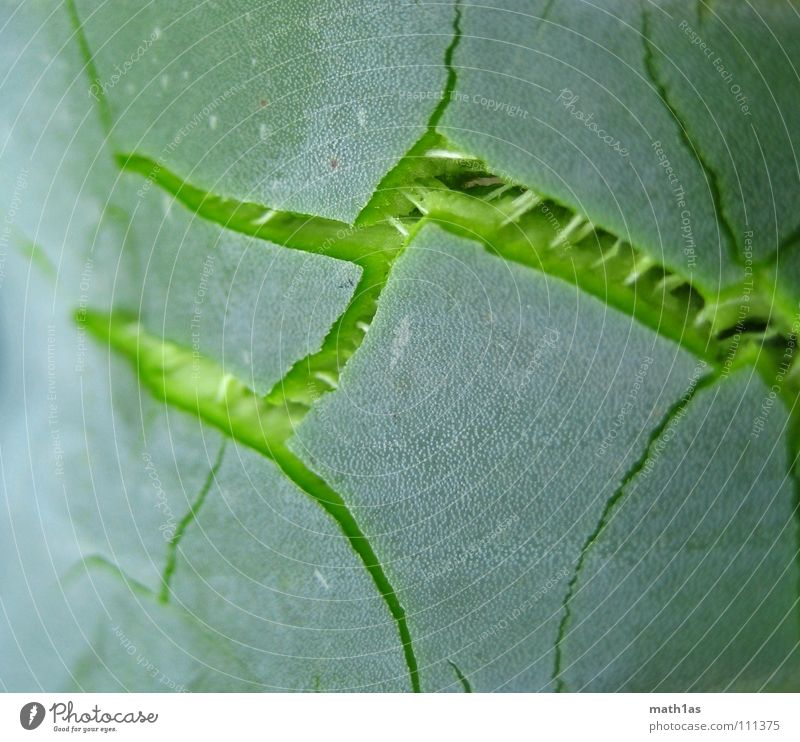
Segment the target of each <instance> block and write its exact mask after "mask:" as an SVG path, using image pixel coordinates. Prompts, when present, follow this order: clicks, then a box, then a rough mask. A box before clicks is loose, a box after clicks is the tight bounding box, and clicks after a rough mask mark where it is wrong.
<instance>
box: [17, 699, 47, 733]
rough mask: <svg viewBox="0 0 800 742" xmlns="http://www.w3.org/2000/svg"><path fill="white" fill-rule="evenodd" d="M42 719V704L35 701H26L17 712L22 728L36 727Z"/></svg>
mask: <svg viewBox="0 0 800 742" xmlns="http://www.w3.org/2000/svg"><path fill="white" fill-rule="evenodd" d="M43 721H44V706H42V704H41V703H38V702H37V701H31V702H30V703H26V704H25V705H24V706H23V707H22V711H20V712H19V723H20V724H22V728H23V729H36V727H38V726H39V724H41V723H42V722H43Z"/></svg>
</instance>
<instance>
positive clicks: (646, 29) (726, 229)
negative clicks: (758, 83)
mask: <svg viewBox="0 0 800 742" xmlns="http://www.w3.org/2000/svg"><path fill="white" fill-rule="evenodd" d="M642 43H643V44H644V68H645V71H646V72H647V75H648V77H649V78H650V81H651V82H652V83H653V87H655V89H656V92H657V93H658V96H659V98H660V99H661V100H662V101H663V103H664V106H665V107H666V108H667V110H668V111H669V113H670V115H671V116H672V118H673V120H674V121H675V123H676V125H677V127H678V136H679V138H680V140H681V142H682V143H683V145H684V146H685V147H686V149H687V150H688V152H689V154H690V156H692V157H694V159H695V160H697V163H698V164H699V165H700V169H701V170H702V171H703V174H704V175H705V177H706V183H707V184H708V189H709V191H710V193H711V200H712V202H713V204H714V211H715V213H716V215H717V220H718V222H719V224H720V226H721V227H722V232H723V234H724V236H725V238H726V240H725V241H726V243H727V245H728V252H729V254H730V256H731V258H732V259H733V261H734V263H736V264H739V265H741V264H742V263H743V262H744V256H743V254H742V252H741V246H740V245H739V242H738V241H737V239H736V234H735V231H734V229H733V226H732V225H731V223H730V219H729V218H728V215H727V213H726V210H725V207H724V205H723V203H722V190H721V188H720V185H719V176H718V175H717V173H716V172H715V171H714V169H713V168H712V167H711V165H710V164H709V163H708V162H706V160H705V158H704V157H703V155H702V153H701V152H700V150H699V149H698V148H697V147H695V145H694V143H693V142H692V140H691V139H690V138H689V133H688V127H687V126H686V124H685V123H684V122H683V119H682V118H681V117H680V116H679V115H678V111H677V109H676V108H675V106H674V105H673V104H672V103H671V102H670V95H669V91H668V90H667V87H666V85H665V84H664V83H663V82H662V80H661V78H660V77H659V75H658V69H657V68H656V63H655V57H654V55H653V48H654V44H653V42H652V41H650V15H649V13H648V12H647V7H646V5H645V4H644V3H643V4H642Z"/></svg>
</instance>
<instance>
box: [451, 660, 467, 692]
mask: <svg viewBox="0 0 800 742" xmlns="http://www.w3.org/2000/svg"><path fill="white" fill-rule="evenodd" d="M447 664H448V665H450V667H452V668H453V672H454V673H455V674H456V677H457V678H458V682H459V683H461V687H462V688H463V689H464V693H472V685H471V684H470V682H469V680H468V679H467V676H466V675H464V673H463V672H461V669H460V668H459V667H458V665H457V664H456V663H455V662H453V660H447Z"/></svg>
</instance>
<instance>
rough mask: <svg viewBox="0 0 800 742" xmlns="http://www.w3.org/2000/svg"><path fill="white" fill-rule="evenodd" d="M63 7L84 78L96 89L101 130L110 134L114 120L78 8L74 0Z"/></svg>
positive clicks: (70, 0)
mask: <svg viewBox="0 0 800 742" xmlns="http://www.w3.org/2000/svg"><path fill="white" fill-rule="evenodd" d="M65 5H66V8H67V15H68V16H69V22H70V25H71V26H72V30H73V33H74V34H75V38H76V40H77V42H78V48H79V50H80V54H81V57H82V59H83V68H84V69H85V70H86V76H87V77H88V78H89V81H90V82H91V83H92V87H94V88H97V94H96V95H95V96H94V98H95V100H96V101H97V110H98V113H99V116H100V123H101V124H102V125H103V129H104V130H105V132H106V134H110V133H111V131H112V130H113V128H114V118H113V116H112V115H111V108H110V107H109V105H108V101H107V100H106V96H105V93H104V92H103V87H102V84H101V82H102V81H101V79H100V74H99V73H98V71H97V66H96V65H95V63H94V56H93V55H92V51H91V48H90V47H89V41H88V39H87V38H86V34H85V33H84V30H83V24H82V23H81V19H80V16H79V15H78V7H77V5H76V4H75V0H66V2H65ZM90 95H91V91H90Z"/></svg>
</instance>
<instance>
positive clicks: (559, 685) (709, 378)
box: [552, 373, 719, 693]
mask: <svg viewBox="0 0 800 742" xmlns="http://www.w3.org/2000/svg"><path fill="white" fill-rule="evenodd" d="M718 379H719V374H717V373H711V374H707V375H706V376H703V377H700V378H693V379H692V381H691V383H690V384H689V388H688V389H687V390H686V391H685V392H684V394H683V396H682V397H681V398H680V399H679V400H678V401H677V402H676V403H675V404H673V405H672V406H671V407H670V409H669V410H668V411H667V413H666V414H665V415H664V417H663V418H662V419H661V421H660V422H659V424H658V425H657V426H656V427H655V428H654V429H653V431H652V432H651V433H650V436H649V438H648V441H647V445H646V446H645V448H644V451H643V452H642V455H641V456H640V457H639V458H638V459H637V461H636V462H634V464H633V466H631V468H630V469H629V470H628V471H627V472H626V473H625V476H624V477H623V478H622V481H621V482H620V484H619V487H617V489H616V490H615V491H614V493H613V494H612V495H611V497H609V498H608V500H607V501H606V504H605V506H604V508H603V512H602V513H601V515H600V518H599V520H598V521H597V525H596V526H595V529H594V530H593V531H592V532H591V533H590V534H589V536H587V538H586V541H584V543H583V546H582V547H581V551H580V555H579V556H578V561H577V563H576V564H575V569H574V571H573V573H572V577H571V578H570V580H569V583H567V592H566V594H565V596H564V602H563V604H562V616H561V621H560V623H559V625H558V634H557V635H556V642H555V653H554V654H555V657H554V663H553V675H552V681H553V683H554V684H555V689H556V692H558V693H564V692H566V691H567V687H566V683H565V682H564V679H563V677H562V673H563V671H564V669H565V668H564V666H563V663H564V655H563V643H564V640H565V638H566V636H567V632H568V629H569V624H570V621H571V619H572V607H571V602H572V598H573V597H574V596H575V594H576V587H577V584H578V579H579V578H580V574H581V571H582V570H583V566H584V564H585V562H586V558H587V555H588V553H589V550H590V549H591V547H592V545H593V544H594V542H595V541H596V540H597V538H598V537H599V536H600V534H601V533H602V531H603V529H604V528H605V527H606V525H608V523H609V521H610V520H611V518H612V517H613V516H612V513H613V511H614V508H615V507H616V506H617V504H618V503H619V502H620V500H622V498H623V497H624V494H625V488H626V487H627V486H628V485H629V484H630V483H631V481H632V480H633V479H634V478H635V477H636V475H637V474H639V473H640V472H641V471H642V469H643V468H644V466H645V464H646V463H647V461H648V459H649V458H650V454H651V452H652V450H653V446H655V444H656V443H657V442H658V440H659V439H660V438H661V436H662V435H663V434H664V433H665V432H666V431H667V429H668V428H669V427H670V426H671V425H675V424H677V423H678V422H679V421H680V420H681V418H682V417H683V416H684V414H685V413H686V409H687V407H688V406H689V403H690V402H691V401H692V399H694V397H695V396H696V394H697V392H698V391H699V390H701V389H704V388H706V387H709V386H711V385H712V384H714V383H716V382H717V381H718Z"/></svg>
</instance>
